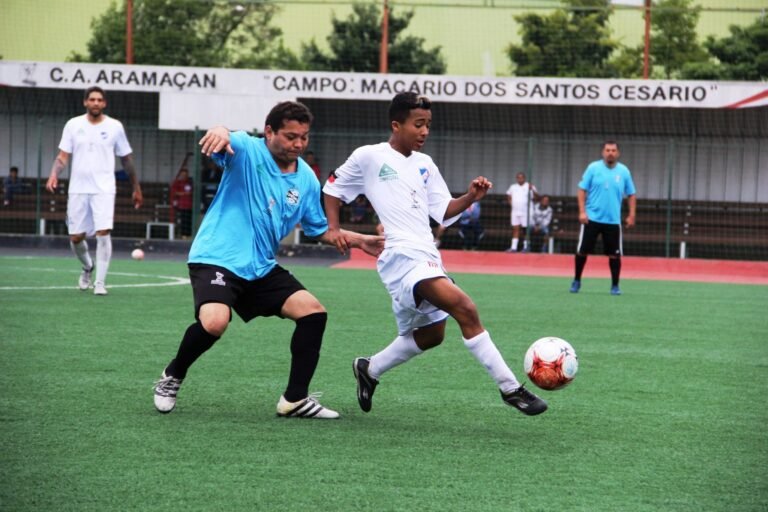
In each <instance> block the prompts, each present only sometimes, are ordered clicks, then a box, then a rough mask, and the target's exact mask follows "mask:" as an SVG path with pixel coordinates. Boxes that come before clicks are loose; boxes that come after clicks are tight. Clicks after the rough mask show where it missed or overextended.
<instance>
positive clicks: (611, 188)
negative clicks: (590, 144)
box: [579, 160, 635, 224]
mask: <svg viewBox="0 0 768 512" xmlns="http://www.w3.org/2000/svg"><path fill="white" fill-rule="evenodd" d="M579 188H580V189H582V190H585V191H586V192H587V202H586V209H587V217H588V218H589V220H591V221H593V222H602V223H603V224H621V202H622V200H623V199H624V197H625V196H631V195H634V193H635V184H634V182H633V181H632V174H631V173H630V172H629V169H627V166H626V165H624V164H622V163H619V162H616V164H615V165H614V166H613V168H612V169H611V168H610V167H608V166H607V165H605V162H604V161H602V160H597V161H595V162H592V163H591V164H589V165H588V166H587V169H586V170H585V171H584V175H583V176H582V177H581V181H580V182H579Z"/></svg>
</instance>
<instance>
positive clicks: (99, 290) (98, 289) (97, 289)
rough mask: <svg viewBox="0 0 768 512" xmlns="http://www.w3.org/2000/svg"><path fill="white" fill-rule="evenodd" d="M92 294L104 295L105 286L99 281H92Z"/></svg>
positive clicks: (105, 292)
mask: <svg viewBox="0 0 768 512" xmlns="http://www.w3.org/2000/svg"><path fill="white" fill-rule="evenodd" d="M93 294H94V295H106V294H107V287H106V286H104V283H102V282H101V281H96V282H95V283H93Z"/></svg>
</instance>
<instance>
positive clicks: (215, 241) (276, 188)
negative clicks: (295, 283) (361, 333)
mask: <svg viewBox="0 0 768 512" xmlns="http://www.w3.org/2000/svg"><path fill="white" fill-rule="evenodd" d="M230 145H231V146H232V149H233V150H234V152H235V154H234V155H230V154H228V153H226V152H221V153H217V154H215V155H213V159H214V161H215V162H216V164H218V165H219V166H221V167H223V168H224V174H223V176H222V179H221V183H220V184H219V189H218V191H217V192H216V196H215V197H214V198H213V202H212V203H211V205H210V207H209V208H208V212H207V213H206V214H205V217H204V218H203V223H202V224H201V226H200V230H199V231H198V233H197V236H196V237H195V241H194V242H193V243H192V248H191V249H190V251H189V259H188V262H189V263H207V264H211V265H218V266H220V267H224V268H226V269H228V270H230V271H232V272H233V273H235V274H236V275H238V276H240V277H242V278H243V279H248V280H254V279H259V278H261V277H264V276H265V275H266V274H267V273H269V271H270V270H272V268H274V266H275V265H276V264H277V261H276V260H275V255H276V254H277V250H278V247H279V245H280V240H282V239H283V238H284V237H285V236H286V235H288V234H289V233H290V232H291V231H292V230H293V228H294V227H295V226H296V224H301V227H302V228H303V229H304V233H305V234H306V235H307V236H310V237H318V236H321V235H322V234H323V233H325V232H326V231H327V230H328V220H327V219H326V218H325V213H324V212H323V209H322V207H321V205H320V183H319V182H318V181H317V178H316V177H315V173H314V172H313V171H312V169H311V168H310V167H309V166H308V165H307V164H306V162H304V161H303V160H301V159H299V160H298V165H297V167H296V172H294V173H288V174H283V173H282V172H280V169H279V168H278V167H277V163H275V160H274V158H273V157H272V154H271V153H270V152H269V149H267V145H266V143H265V141H264V139H262V138H257V137H251V136H250V135H248V134H247V133H245V132H232V133H231V134H230Z"/></svg>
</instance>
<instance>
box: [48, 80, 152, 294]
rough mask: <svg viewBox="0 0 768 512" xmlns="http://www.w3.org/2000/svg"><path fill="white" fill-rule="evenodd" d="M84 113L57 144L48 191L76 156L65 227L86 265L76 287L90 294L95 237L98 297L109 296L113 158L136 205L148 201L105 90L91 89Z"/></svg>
mask: <svg viewBox="0 0 768 512" xmlns="http://www.w3.org/2000/svg"><path fill="white" fill-rule="evenodd" d="M83 105H84V106H85V114H84V115H82V116H78V117H73V118H72V119H70V120H69V121H68V122H67V124H66V125H65V126H64V133H63V134H62V136H61V142H60V143H59V154H58V155H57V156H56V159H55V160H54V161H53V166H52V167H51V174H50V176H49V177H48V182H47V183H46V185H45V188H47V189H48V191H49V192H55V191H56V187H57V186H58V184H59V178H58V176H59V173H60V172H61V171H62V170H63V169H64V168H66V166H67V163H68V162H69V157H70V155H72V157H73V158H72V173H71V175H70V177H69V190H68V198H67V228H68V230H69V245H70V247H72V252H74V253H75V256H77V259H79V260H80V263H82V265H83V271H82V273H81V274H80V279H79V281H78V286H79V287H80V289H81V290H87V289H88V288H89V287H90V286H91V274H92V272H93V267H94V264H93V260H92V259H91V255H90V253H89V252H88V243H87V242H86V241H85V237H86V236H87V235H93V234H94V233H95V234H96V281H95V282H94V283H93V293H94V294H95V295H106V294H107V288H106V286H105V281H106V279H107V270H108V269H109V262H110V260H111V259H112V238H111V235H110V233H111V232H112V227H113V219H114V215H115V192H116V186H115V155H117V156H119V157H120V160H121V161H122V163H123V168H124V169H125V172H127V173H128V177H129V178H130V180H131V185H132V186H133V204H134V206H135V207H136V208H139V207H140V206H141V203H142V202H143V200H144V198H143V196H142V194H141V186H139V180H138V179H137V178H136V169H135V168H134V165H133V156H132V154H131V153H132V149H131V145H130V144H129V143H128V138H127V137H126V136H125V130H123V125H122V123H120V121H118V120H117V119H112V118H111V117H109V116H107V115H106V114H104V109H105V108H106V107H107V100H106V96H105V95H104V91H103V90H102V89H101V88H99V87H90V88H88V89H87V90H86V91H85V98H84V100H83Z"/></svg>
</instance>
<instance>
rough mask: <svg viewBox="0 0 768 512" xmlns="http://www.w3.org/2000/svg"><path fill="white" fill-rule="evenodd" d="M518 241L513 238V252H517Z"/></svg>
mask: <svg viewBox="0 0 768 512" xmlns="http://www.w3.org/2000/svg"><path fill="white" fill-rule="evenodd" d="M517 240H518V239H517V238H513V239H512V250H513V251H516V250H517Z"/></svg>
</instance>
